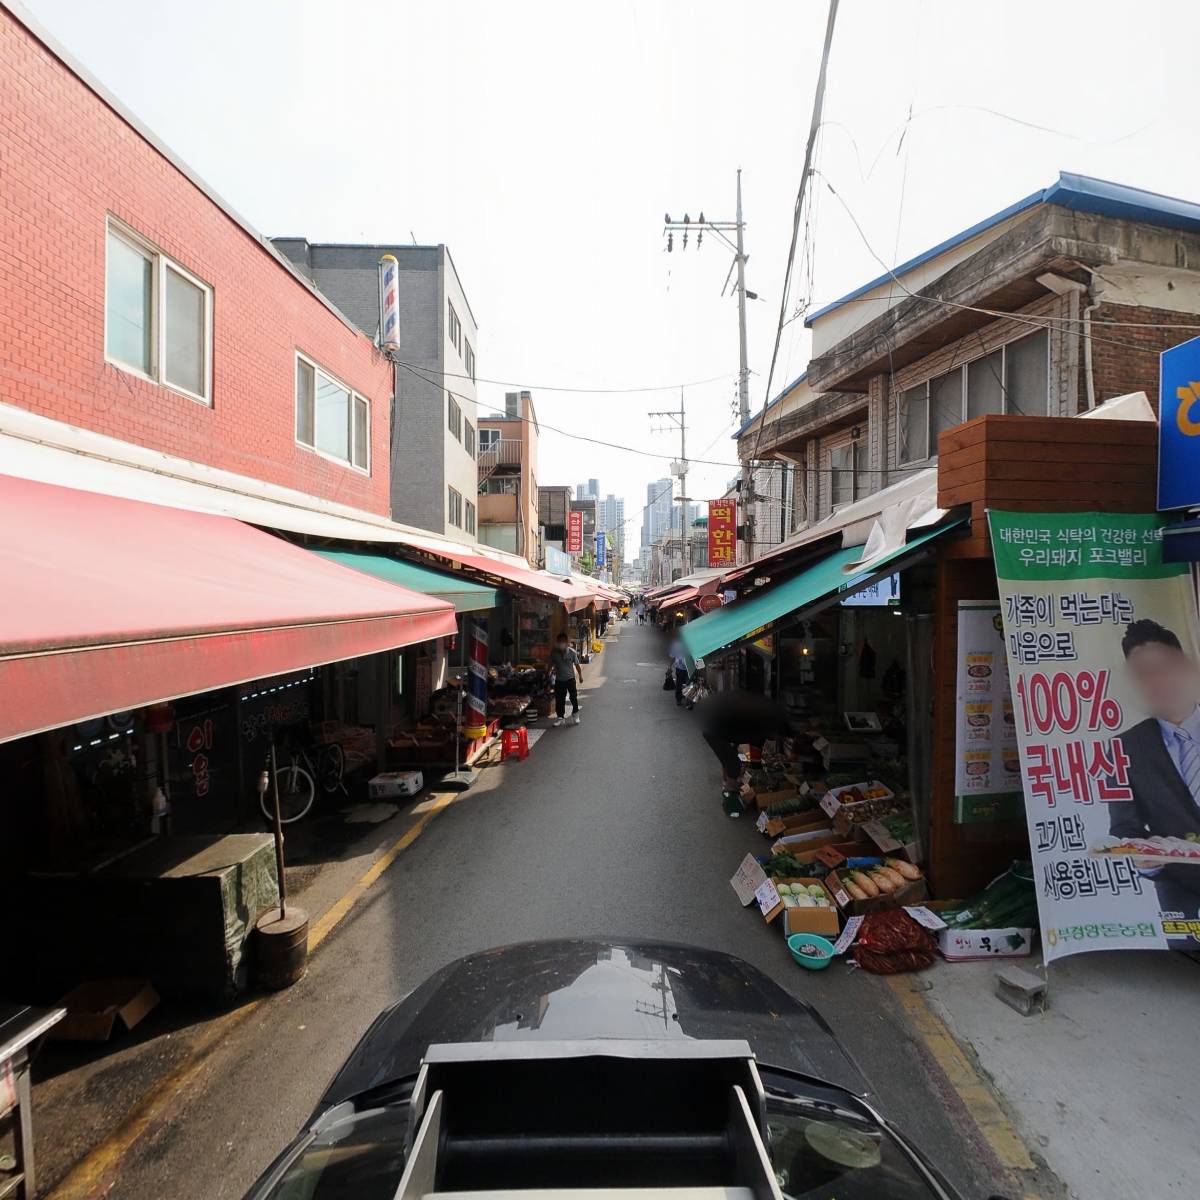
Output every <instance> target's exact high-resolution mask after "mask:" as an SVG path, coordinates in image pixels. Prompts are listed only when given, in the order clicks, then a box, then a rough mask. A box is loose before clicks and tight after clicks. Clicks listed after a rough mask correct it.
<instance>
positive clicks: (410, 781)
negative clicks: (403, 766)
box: [367, 771, 425, 800]
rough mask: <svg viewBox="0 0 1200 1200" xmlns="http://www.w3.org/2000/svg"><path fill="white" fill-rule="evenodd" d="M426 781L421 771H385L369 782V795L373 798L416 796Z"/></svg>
mask: <svg viewBox="0 0 1200 1200" xmlns="http://www.w3.org/2000/svg"><path fill="white" fill-rule="evenodd" d="M424 782H425V781H424V779H423V778H422V776H421V772H420V771H385V772H384V773H383V774H382V775H376V776H375V777H374V778H373V779H372V780H371V782H370V783H369V784H367V795H368V796H370V798H371V799H372V800H395V799H400V798H403V797H405V796H415V795H416V794H417V793H418V792H419V791H420V790H421V788H422V786H423V785H424Z"/></svg>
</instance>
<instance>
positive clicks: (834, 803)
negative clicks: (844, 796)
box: [821, 792, 842, 817]
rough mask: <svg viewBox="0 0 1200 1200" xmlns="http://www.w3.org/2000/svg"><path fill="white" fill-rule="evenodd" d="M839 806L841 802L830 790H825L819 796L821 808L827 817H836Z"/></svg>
mask: <svg viewBox="0 0 1200 1200" xmlns="http://www.w3.org/2000/svg"><path fill="white" fill-rule="evenodd" d="M841 807H842V802H841V801H840V800H839V799H838V798H837V797H836V796H835V795H834V794H833V793H832V792H826V793H825V795H823V796H822V797H821V808H822V809H823V810H824V813H825V815H826V816H827V817H836V816H837V813H838V809H839V808H841Z"/></svg>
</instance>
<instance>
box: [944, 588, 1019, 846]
mask: <svg viewBox="0 0 1200 1200" xmlns="http://www.w3.org/2000/svg"><path fill="white" fill-rule="evenodd" d="M957 713H958V727H957V729H956V730H955V736H954V821H955V824H957V825H967V824H974V823H977V822H980V821H1019V820H1021V818H1022V816H1023V815H1024V808H1023V805H1022V803H1021V760H1020V756H1019V755H1018V753H1017V733H1016V728H1015V726H1014V722H1013V707H1012V696H1011V695H1010V693H1009V687H1008V660H1007V658H1006V657H1005V653H1004V625H1003V622H1002V621H1001V619H1000V605H998V604H996V603H994V602H993V601H991V600H960V601H959V602H958V705H957Z"/></svg>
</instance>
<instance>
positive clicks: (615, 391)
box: [392, 358, 737, 396]
mask: <svg viewBox="0 0 1200 1200" xmlns="http://www.w3.org/2000/svg"><path fill="white" fill-rule="evenodd" d="M392 362H394V363H395V364H396V366H398V367H408V368H410V369H411V370H420V371H430V372H432V373H433V374H436V375H441V376H443V377H444V378H446V379H469V380H470V381H471V382H472V383H491V384H495V385H496V386H497V387H512V388H521V389H523V390H524V391H527V392H528V391H535V392H571V393H575V394H577V395H588V396H632V395H639V394H641V393H643V392H677V391H678V390H679V389H680V388H681V387H683V388H694V387H703V386H704V385H705V384H709V383H722V382H725V381H726V380H729V379H736V378H737V376H736V375H728V374H726V375H713V376H711V377H710V378H708V379H693V380H692V381H691V382H690V383H663V384H657V383H656V384H652V385H650V386H647V387H623V388H586V387H552V386H551V385H550V384H546V383H514V382H513V381H512V380H509V379H484V378H483V377H482V376H479V375H468V374H465V373H464V372H461V371H442V370H439V369H438V368H436V367H418V366H417V365H416V364H415V363H406V362H403V361H401V360H400V359H398V358H393V359H392Z"/></svg>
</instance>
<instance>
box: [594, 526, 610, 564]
mask: <svg viewBox="0 0 1200 1200" xmlns="http://www.w3.org/2000/svg"><path fill="white" fill-rule="evenodd" d="M607 545H608V542H607V539H606V538H605V536H604V530H602V529H601V530H597V532H596V566H598V567H602V566H604V563H605V561H606V560H605V557H604V552H605V549H606V548H607Z"/></svg>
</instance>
